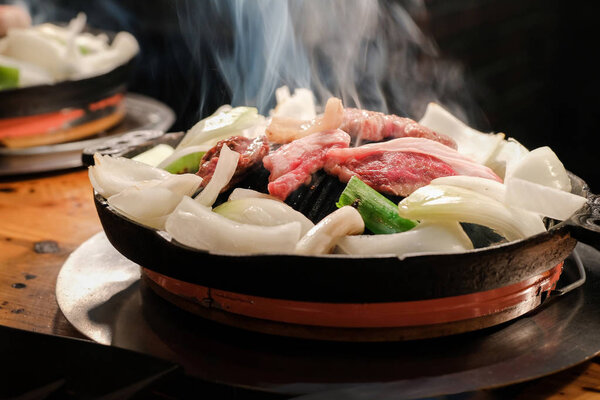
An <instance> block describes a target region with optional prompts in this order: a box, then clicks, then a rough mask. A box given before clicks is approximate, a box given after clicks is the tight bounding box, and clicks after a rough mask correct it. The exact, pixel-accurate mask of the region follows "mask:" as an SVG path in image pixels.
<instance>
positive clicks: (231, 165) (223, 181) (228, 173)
mask: <svg viewBox="0 0 600 400" xmlns="http://www.w3.org/2000/svg"><path fill="white" fill-rule="evenodd" d="M239 159H240V153H236V152H235V151H232V150H230V149H229V147H227V146H226V145H223V146H221V151H220V153H219V159H218V161H217V165H216V167H215V171H214V173H213V174H212V177H211V180H210V182H208V185H206V186H205V187H204V189H203V190H202V192H200V194H199V195H198V196H196V199H195V200H196V201H197V202H198V203H200V204H202V205H204V206H207V207H212V205H213V204H214V202H215V201H216V200H217V197H218V196H219V193H221V191H222V190H223V188H224V187H226V186H227V185H228V184H229V181H231V178H232V177H233V175H234V174H235V171H236V170H237V165H238V161H239Z"/></svg>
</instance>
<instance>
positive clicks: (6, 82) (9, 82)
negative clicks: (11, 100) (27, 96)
mask: <svg viewBox="0 0 600 400" xmlns="http://www.w3.org/2000/svg"><path fill="white" fill-rule="evenodd" d="M17 86H19V69H18V68H13V67H7V66H5V65H0V90H4V89H12V88H16V87H17Z"/></svg>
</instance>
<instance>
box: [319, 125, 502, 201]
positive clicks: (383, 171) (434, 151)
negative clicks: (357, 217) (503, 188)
mask: <svg viewBox="0 0 600 400" xmlns="http://www.w3.org/2000/svg"><path fill="white" fill-rule="evenodd" d="M324 167H325V170H326V171H327V172H328V173H330V174H333V175H337V176H338V177H339V178H340V180H341V181H342V182H347V181H348V180H349V179H350V178H351V177H352V176H353V175H356V176H358V177H359V178H360V179H361V180H363V181H365V182H366V183H367V184H369V185H370V186H371V187H373V188H374V189H376V190H378V191H381V192H384V193H389V194H393V195H397V196H407V195H409V194H410V193H412V192H413V191H414V190H416V189H418V188H419V187H421V186H425V185H427V184H429V182H431V180H432V179H435V178H439V177H442V176H451V175H468V176H479V177H482V178H487V179H493V180H496V181H499V182H502V180H501V179H500V178H499V177H498V176H497V175H496V174H495V173H494V172H493V171H492V170H491V169H489V168H488V167H485V166H483V165H480V164H477V163H475V162H474V161H472V160H471V159H469V158H468V157H466V156H464V155H462V154H460V153H458V152H457V151H456V150H453V149H451V148H449V147H448V146H445V145H443V144H441V143H438V142H435V141H433V140H429V139H423V138H413V137H407V138H400V139H393V140H390V141H388V142H381V143H371V144H367V145H364V146H359V147H353V148H347V149H331V150H330V151H329V152H327V156H326V162H325V166H324Z"/></svg>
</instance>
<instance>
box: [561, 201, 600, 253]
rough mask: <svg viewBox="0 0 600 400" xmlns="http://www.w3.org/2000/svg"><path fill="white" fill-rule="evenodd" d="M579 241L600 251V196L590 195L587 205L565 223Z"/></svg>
mask: <svg viewBox="0 0 600 400" xmlns="http://www.w3.org/2000/svg"><path fill="white" fill-rule="evenodd" d="M565 223H566V225H567V227H568V228H569V231H570V233H571V236H573V237H574V238H575V239H577V241H579V242H582V243H585V244H589V245H590V246H593V247H594V248H596V249H598V250H600V196H599V195H595V194H589V195H588V202H587V204H586V205H585V206H584V207H582V209H581V210H579V211H578V212H577V213H576V214H574V215H573V216H572V217H571V218H569V219H568V220H567V221H565Z"/></svg>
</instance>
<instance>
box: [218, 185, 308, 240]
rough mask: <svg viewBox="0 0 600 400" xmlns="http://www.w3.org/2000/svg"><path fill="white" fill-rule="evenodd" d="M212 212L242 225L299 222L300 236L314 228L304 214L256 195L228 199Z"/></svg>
mask: <svg viewBox="0 0 600 400" xmlns="http://www.w3.org/2000/svg"><path fill="white" fill-rule="evenodd" d="M213 211H214V212H216V213H217V214H221V215H222V216H224V217H227V218H229V219H230V220H232V221H237V222H241V223H244V224H252V225H262V226H275V225H281V224H285V223H288V222H299V223H300V226H301V231H300V233H301V234H302V235H304V234H306V232H308V231H309V230H310V229H311V228H312V227H313V226H315V224H313V223H312V222H311V221H310V220H309V219H308V218H306V217H305V216H304V214H302V213H301V212H298V211H296V210H294V209H293V208H292V207H290V206H288V205H287V204H285V203H284V202H282V201H279V200H275V199H272V198H265V197H256V194H255V195H254V197H244V198H234V199H233V200H232V199H231V197H230V200H229V201H226V202H224V203H223V204H221V205H220V206H218V207H215V208H214V209H213Z"/></svg>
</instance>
